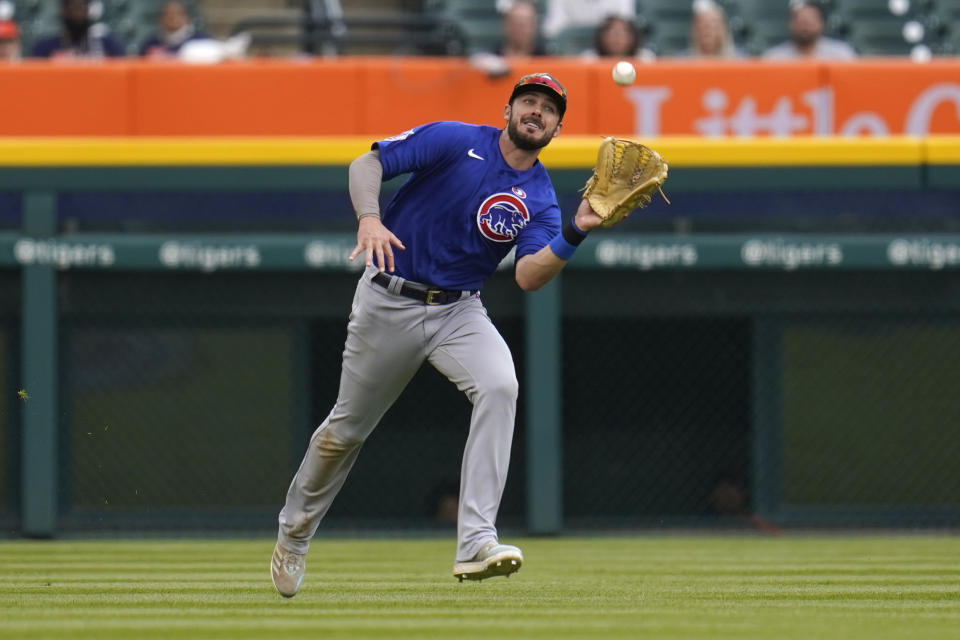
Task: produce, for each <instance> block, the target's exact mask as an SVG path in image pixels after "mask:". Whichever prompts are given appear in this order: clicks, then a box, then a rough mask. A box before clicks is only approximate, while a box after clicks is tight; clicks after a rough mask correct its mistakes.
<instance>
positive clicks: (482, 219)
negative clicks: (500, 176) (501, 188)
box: [477, 193, 530, 242]
mask: <svg viewBox="0 0 960 640" xmlns="http://www.w3.org/2000/svg"><path fill="white" fill-rule="evenodd" d="M529 221H530V212H529V211H527V205H525V204H524V203H523V200H521V199H520V198H518V197H517V196H515V195H514V194H512V193H495V194H494V195H492V196H490V197H489V198H487V199H486V200H484V201H483V204H481V205H480V208H479V209H478V210H477V227H479V228H480V233H482V234H483V237H484V238H486V239H488V240H493V241H494V242H513V241H514V240H516V238H517V234H518V233H520V230H521V229H523V227H525V226H526V224H527V222H529Z"/></svg>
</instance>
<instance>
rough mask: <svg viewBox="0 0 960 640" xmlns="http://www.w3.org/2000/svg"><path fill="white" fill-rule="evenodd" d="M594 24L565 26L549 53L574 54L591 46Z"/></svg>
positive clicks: (594, 29)
mask: <svg viewBox="0 0 960 640" xmlns="http://www.w3.org/2000/svg"><path fill="white" fill-rule="evenodd" d="M596 30H597V28H596V27H594V26H592V25H591V26H585V27H584V26H579V27H567V28H566V29H564V30H563V31H561V32H560V33H559V34H558V35H557V37H556V38H555V40H554V42H553V44H552V51H551V53H555V54H556V55H561V56H575V55H579V54H581V53H583V52H584V51H586V50H587V49H591V48H593V41H594V38H595V36H594V34H595V32H596Z"/></svg>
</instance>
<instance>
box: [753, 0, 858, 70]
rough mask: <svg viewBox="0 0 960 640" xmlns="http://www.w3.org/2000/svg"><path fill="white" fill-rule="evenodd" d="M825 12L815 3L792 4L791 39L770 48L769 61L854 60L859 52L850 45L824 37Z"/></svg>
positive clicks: (803, 0) (796, 1)
mask: <svg viewBox="0 0 960 640" xmlns="http://www.w3.org/2000/svg"><path fill="white" fill-rule="evenodd" d="M824 17H825V16H824V12H823V7H821V6H820V5H819V4H817V3H816V2H813V1H812V0H793V1H792V2H791V3H790V40H788V41H787V42H783V43H781V44H778V45H776V46H773V47H771V48H769V49H767V50H766V51H765V52H764V54H763V57H764V58H766V59H768V60H853V59H854V58H856V57H857V54H856V52H855V51H854V50H853V47H851V46H850V45H849V44H847V43H846V42H843V41H842V40H834V39H833V38H827V37H826V36H824V35H823V27H824V22H825V20H824Z"/></svg>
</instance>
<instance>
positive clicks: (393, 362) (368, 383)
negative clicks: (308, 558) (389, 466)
mask: <svg viewBox="0 0 960 640" xmlns="http://www.w3.org/2000/svg"><path fill="white" fill-rule="evenodd" d="M368 276H369V274H367V277H368ZM423 309H424V307H423V305H421V304H419V303H416V302H414V301H411V300H407V299H405V298H399V297H397V296H392V295H390V294H388V293H386V291H384V290H383V289H380V288H378V287H377V286H376V285H373V284H370V283H369V281H368V279H367V278H366V277H364V278H361V280H360V283H359V284H358V285H357V292H356V295H355V296H354V302H353V308H352V311H351V314H350V321H349V324H348V325H347V340H346V345H345V347H344V351H343V366H342V369H341V374H340V390H339V392H338V395H337V401H336V404H335V405H334V407H333V410H332V411H331V412H330V414H329V415H328V416H327V418H326V419H325V420H324V421H323V423H321V424H320V426H319V427H318V428H317V430H316V431H315V432H314V433H313V436H312V437H311V438H310V444H309V446H308V447H307V451H306V453H305V454H304V457H303V461H302V462H301V464H300V468H299V470H298V471H297V473H296V475H295V476H294V477H293V481H292V482H291V483H290V487H289V489H288V490H287V499H286V504H284V507H283V509H282V510H281V511H280V516H279V521H280V530H279V535H278V540H279V541H280V542H281V544H283V545H284V546H285V547H286V548H288V549H290V550H291V551H294V552H296V553H306V552H307V548H308V547H309V545H310V540H311V539H312V538H313V536H314V534H315V533H316V531H317V527H318V526H319V525H320V521H321V520H322V519H323V516H324V515H326V513H327V511H328V510H329V508H330V505H331V504H332V503H333V499H334V498H335V497H336V495H337V493H338V492H339V491H340V488H341V487H342V486H343V483H344V481H345V480H346V478H347V474H348V473H349V472H350V469H351V468H352V467H353V464H354V462H355V461H356V459H357V456H358V454H359V452H360V447H361V445H362V444H363V442H364V441H365V440H366V439H367V437H368V436H369V435H370V433H371V432H372V431H373V429H374V427H376V425H377V423H378V422H380V419H381V418H382V417H383V414H384V413H386V411H387V409H389V408H390V406H391V405H392V404H393V403H394V401H395V400H396V399H397V396H399V395H400V392H401V391H403V389H404V388H405V387H406V386H407V383H409V382H410V379H411V378H412V377H413V375H414V374H415V373H416V371H417V369H419V368H420V365H421V364H422V363H423V360H424V358H425V345H424V342H425V340H424V334H423V326H422V325H423V317H424V311H423Z"/></svg>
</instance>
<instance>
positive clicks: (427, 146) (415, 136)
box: [371, 122, 467, 181]
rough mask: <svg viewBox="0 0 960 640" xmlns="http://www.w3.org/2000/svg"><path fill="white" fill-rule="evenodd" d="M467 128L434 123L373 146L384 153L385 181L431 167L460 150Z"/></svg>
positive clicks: (382, 162) (451, 123) (381, 158)
mask: <svg viewBox="0 0 960 640" xmlns="http://www.w3.org/2000/svg"><path fill="white" fill-rule="evenodd" d="M465 129H466V125H464V124H463V123H460V122H431V123H430V124H425V125H422V126H419V127H414V128H413V129H410V130H408V131H404V132H403V133H401V134H398V135H395V136H391V137H389V138H386V139H384V140H379V141H377V142H374V143H373V145H371V148H372V149H377V150H379V151H380V164H382V165H383V179H384V181H386V180H390V179H391V178H394V177H396V176H398V175H400V174H403V173H411V172H414V171H419V170H421V169H425V168H428V167H431V166H432V165H434V164H436V163H437V162H438V161H441V160H443V159H444V158H445V157H446V156H448V155H449V154H451V153H453V152H454V151H455V150H456V149H458V148H459V146H462V145H458V144H457V142H458V141H459V140H461V139H465V137H466V135H467V132H466V131H465Z"/></svg>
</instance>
